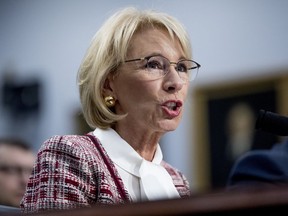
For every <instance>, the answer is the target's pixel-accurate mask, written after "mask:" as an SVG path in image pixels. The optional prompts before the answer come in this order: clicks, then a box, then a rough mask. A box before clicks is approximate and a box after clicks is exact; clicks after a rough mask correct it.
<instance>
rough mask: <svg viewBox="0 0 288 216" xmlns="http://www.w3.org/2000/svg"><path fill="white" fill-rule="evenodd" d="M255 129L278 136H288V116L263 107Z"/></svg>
mask: <svg viewBox="0 0 288 216" xmlns="http://www.w3.org/2000/svg"><path fill="white" fill-rule="evenodd" d="M255 129H257V130H262V131H265V132H268V133H272V134H275V135H278V136H288V117H285V116H281V115H279V114H277V113H273V112H269V111H265V110H262V109H261V110H260V111H259V114H258V118H257V120H256V125H255Z"/></svg>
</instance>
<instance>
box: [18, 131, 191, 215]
mask: <svg viewBox="0 0 288 216" xmlns="http://www.w3.org/2000/svg"><path fill="white" fill-rule="evenodd" d="M162 166H163V167H165V168H166V170H167V171H168V173H169V174H170V175H171V177H172V179H173V182H174V185H175V187H176V189H177V190H178V192H179V194H180V197H182V198H184V197H188V196H190V190H189V183H188V181H187V179H186V178H185V176H183V174H182V173H181V172H179V171H178V170H176V169H175V168H173V167H172V166H170V165H169V164H168V163H166V162H164V161H162ZM127 202H131V198H130V196H129V194H128V192H127V190H126V189H125V187H124V184H123V182H122V179H121V178H120V176H119V173H118V172H117V169H116V167H115V166H114V164H113V162H112V161H111V159H110V158H109V156H108V155H107V153H106V151H105V149H104V148H103V147H102V145H101V143H100V142H99V140H98V139H97V138H96V137H95V136H94V135H93V134H92V133H89V134H88V135H84V136H80V135H65V136H53V137H52V138H50V139H48V140H47V141H45V142H44V144H43V145H42V146H41V148H40V150H39V152H38V157H37V160H36V163H35V165H34V169H33V172H32V175H31V177H30V179H29V182H28V184H27V188H26V193H25V195H24V197H23V199H22V201H21V204H20V207H21V210H22V212H23V213H32V212H40V211H44V210H52V209H71V208H79V207H84V206H92V205H96V204H100V205H101V204H103V205H106V204H124V203H127Z"/></svg>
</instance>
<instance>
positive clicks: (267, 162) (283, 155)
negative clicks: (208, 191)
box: [228, 142, 288, 186]
mask: <svg viewBox="0 0 288 216" xmlns="http://www.w3.org/2000/svg"><path fill="white" fill-rule="evenodd" d="M287 164H288V148H287V142H285V143H282V144H275V146H274V147H273V148H272V149H269V150H254V151H250V152H247V153H246V154H244V155H243V156H241V157H240V158H239V159H238V160H237V161H236V162H235V164H234V166H233V168H232V170H231V173H230V175H229V178H228V186H233V185H237V184H250V183H256V182H262V183H269V182H270V183H276V182H288V167H287Z"/></svg>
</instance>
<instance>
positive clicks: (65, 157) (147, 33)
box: [21, 7, 200, 213]
mask: <svg viewBox="0 0 288 216" xmlns="http://www.w3.org/2000/svg"><path fill="white" fill-rule="evenodd" d="M199 67H200V64H198V63H197V62H196V61H194V60H192V54H191V45H190V40H189V37H188V34H187V32H186V30H185V28H184V27H183V26H182V24H181V23H180V22H179V21H177V20H176V19H175V18H173V17H171V16H169V15H168V14H165V13H162V12H156V11H153V10H144V11H140V10H138V9H136V8H133V7H128V8H124V9H121V10H119V11H117V12H116V13H115V14H114V15H112V16H111V17H110V18H109V19H108V20H107V21H106V22H105V23H104V25H103V26H102V27H101V28H100V29H99V31H98V32H97V33H96V35H95V36H94V37H93V40H92V42H91V44H90V47H89V48H88V50H87V53H86V55H85V57H84V59H83V62H82V64H81V65H80V69H79V74H78V84H79V91H80V99H81V103H82V111H83V114H84V117H85V120H86V121H87V123H88V124H89V126H90V127H91V128H92V129H93V130H92V131H91V132H89V133H88V134H84V135H56V136H53V137H51V138H49V139H48V140H46V141H45V142H44V143H43V145H42V147H41V148H40V150H39V152H38V158H37V161H36V163H35V166H34V170H33V173H32V176H31V178H30V179H29V182H28V184H27V191H26V193H25V196H24V198H23V200H22V202H21V209H22V211H23V212H24V213H30V212H39V211H46V210H53V209H71V208H79V207H85V206H92V205H96V204H99V205H110V204H124V203H131V202H140V201H150V200H159V199H170V198H184V197H189V196H190V189H189V184H188V181H187V179H186V177H185V176H184V175H183V174H182V173H181V172H180V171H179V170H178V169H176V168H174V167H172V166H171V165H169V164H168V163H167V162H165V161H164V160H163V155H162V151H161V148H160V145H159V141H160V139H161V137H162V136H163V135H164V134H165V133H167V132H169V131H173V130H175V129H176V128H177V127H178V125H179V123H180V120H181V118H182V115H183V107H184V103H185V101H186V98H187V94H188V89H189V85H190V81H192V80H193V79H194V78H195V76H196V75H197V72H198V69H199ZM175 145H178V144H177V143H175Z"/></svg>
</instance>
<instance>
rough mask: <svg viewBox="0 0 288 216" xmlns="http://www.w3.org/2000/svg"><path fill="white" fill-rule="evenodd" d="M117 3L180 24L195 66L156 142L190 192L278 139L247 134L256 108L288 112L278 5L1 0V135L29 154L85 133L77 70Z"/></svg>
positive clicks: (266, 0) (285, 28)
mask: <svg viewBox="0 0 288 216" xmlns="http://www.w3.org/2000/svg"><path fill="white" fill-rule="evenodd" d="M125 6H136V7H138V8H141V9H145V8H153V9H156V10H161V11H164V12H167V13H169V14H171V15H173V16H175V17H176V18H177V19H178V20H180V21H181V22H182V23H183V24H184V25H185V26H186V28H187V30H188V32H189V34H190V37H191V41H192V48H193V58H194V59H195V60H196V61H197V62H199V63H200V64H201V65H202V67H201V69H200V71H199V74H198V77H197V79H196V81H194V82H193V83H191V89H190V94H189V99H188V103H187V104H186V107H185V113H184V118H183V121H182V123H181V124H180V127H179V128H178V129H177V130H176V131H175V132H171V133H168V134H167V135H165V137H164V138H163V139H162V140H161V146H162V148H163V151H164V157H165V159H166V161H168V162H170V163H171V164H172V165H174V166H175V167H177V168H178V169H179V170H181V171H182V172H183V173H184V174H185V175H186V177H187V178H188V180H189V182H190V185H191V188H192V190H194V191H195V192H200V191H208V190H211V189H217V188H220V187H223V186H224V185H225V180H226V178H227V175H228V172H229V169H230V168H231V164H233V162H234V161H235V159H237V158H238V157H239V156H240V155H241V154H242V153H243V152H245V151H247V150H251V149H254V148H269V147H270V146H271V145H272V144H273V143H275V142H278V140H279V139H278V138H277V137H274V136H272V135H267V134H256V132H254V122H255V119H256V117H257V112H258V110H259V109H261V108H263V109H269V110H271V111H274V112H278V113H281V114H283V115H287V114H288V109H287V102H286V101H287V100H288V96H287V91H288V90H287V88H286V86H288V82H287V76H288V40H287V38H288V1H286V0H217V1H215V0H181V1H172V0H145V1H139V0H138V1H132V0H107V1H97V0H49V1H45V0H0V136H16V137H20V138H22V139H24V140H26V141H28V142H29V143H31V145H32V146H33V149H34V150H35V151H37V150H38V149H39V147H40V145H41V144H42V143H43V141H44V140H46V139H47V138H49V137H50V136H53V135H56V134H59V135H61V134H76V133H77V134H78V133H79V134H81V133H83V131H85V130H87V128H86V127H85V123H83V119H82V118H81V115H79V113H80V111H81V107H80V102H79V95H78V88H77V83H76V75H77V71H78V67H79V65H80V62H81V60H82V58H83V56H84V53H85V51H86V49H87V47H88V45H89V43H90V41H91V39H92V37H93V35H94V34H95V33H96V31H97V30H98V29H99V27H100V26H101V24H102V23H103V22H104V21H105V20H106V18H108V17H109V16H110V15H111V14H112V13H114V12H115V10H117V9H119V8H121V7H125ZM231 143H232V144H231ZM233 146H234V147H233ZM235 146H236V147H235ZM225 152H226V153H225ZM227 152H228V153H227Z"/></svg>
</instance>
